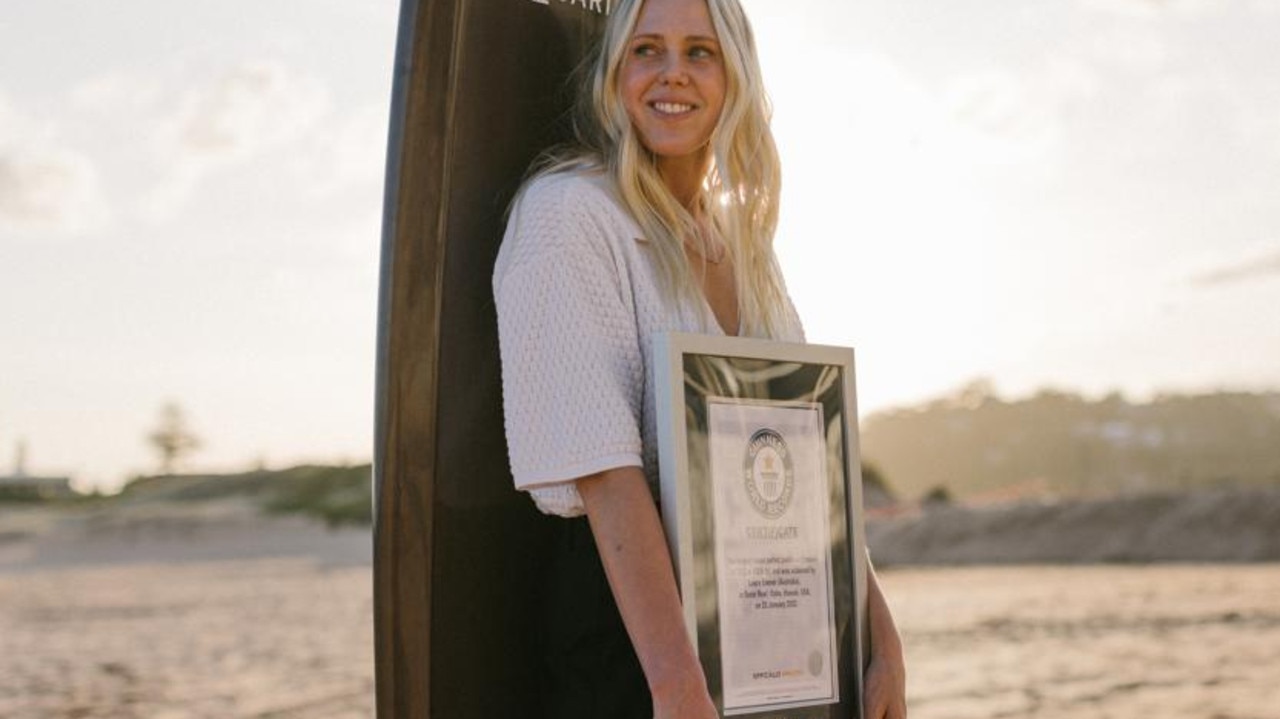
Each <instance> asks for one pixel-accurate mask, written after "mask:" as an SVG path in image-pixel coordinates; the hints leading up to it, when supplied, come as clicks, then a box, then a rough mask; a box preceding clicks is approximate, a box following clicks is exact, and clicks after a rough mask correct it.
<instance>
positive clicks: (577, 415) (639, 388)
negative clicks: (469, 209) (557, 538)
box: [494, 180, 644, 516]
mask: <svg viewBox="0 0 1280 719" xmlns="http://www.w3.org/2000/svg"><path fill="white" fill-rule="evenodd" d="M571 190H578V191H571ZM581 190H586V192H587V195H586V197H584V196H582V194H581V192H579V191H581ZM593 192H594V193H595V195H592V194H591V193H593ZM593 200H594V201H593ZM606 202H608V200H607V198H604V197H600V196H599V190H597V189H596V188H595V187H594V186H593V185H591V184H589V183H586V182H583V181H577V182H572V181H568V180H560V181H553V182H543V183H542V184H538V183H537V182H535V184H534V185H533V186H531V187H530V188H528V190H526V192H525V194H524V196H523V197H522V199H521V200H520V201H519V202H518V203H517V205H516V206H515V207H514V208H513V210H512V215H511V220H510V223H509V226H508V229H507V235H506V237H505V238H504V240H503V247H502V250H501V252H500V254H499V259H498V263H497V265H496V267H495V272H494V299H495V301H496V303H497V311H498V340H499V346H500V350H501V356H502V394H503V411H504V422H505V426H506V435H507V448H508V452H509V458H510V461H511V471H512V475H513V476H514V478H515V485H516V487H517V488H519V489H523V490H527V491H530V493H531V494H532V495H533V498H534V500H535V501H536V502H537V504H538V505H539V508H540V509H542V510H543V511H545V512H549V513H553V514H561V515H566V516H573V515H576V514H581V513H582V512H583V509H582V503H581V498H580V497H579V496H578V493H577V489H576V487H575V485H573V484H572V481H573V480H576V479H579V478H581V477H585V476H588V475H591V474H595V473H597V472H601V471H604V470H606V469H613V468H617V467H625V466H641V434H640V416H641V403H642V401H643V392H644V368H643V360H642V357H641V349H640V345H639V339H638V332H637V329H636V321H635V310H634V306H633V302H632V298H631V295H630V291H629V285H628V283H627V282H626V281H625V275H624V272H625V270H624V268H623V266H622V264H621V263H620V261H619V260H618V258H617V256H616V253H615V251H614V249H613V248H612V247H611V245H610V243H609V241H608V238H609V233H610V232H616V231H617V230H616V228H614V227H611V225H610V222H609V217H608V215H607V205H605V204H604V203H606Z"/></svg>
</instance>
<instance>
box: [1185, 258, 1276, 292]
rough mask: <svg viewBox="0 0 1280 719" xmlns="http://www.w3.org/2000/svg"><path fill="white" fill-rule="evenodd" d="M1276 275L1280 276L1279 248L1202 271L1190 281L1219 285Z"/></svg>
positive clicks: (1204, 285)
mask: <svg viewBox="0 0 1280 719" xmlns="http://www.w3.org/2000/svg"><path fill="white" fill-rule="evenodd" d="M1277 276H1280V249H1277V250H1273V251H1271V252H1268V253H1264V254H1262V255H1260V256H1258V257H1254V258H1252V259H1249V260H1245V261H1242V262H1237V263H1234V264H1230V265H1225V266H1222V267H1218V268H1216V269H1213V270H1210V271H1208V272H1204V273H1202V274H1200V275H1197V276H1195V277H1193V278H1192V279H1191V282H1192V284H1193V285H1195V286H1197V287H1221V286H1224V285H1234V284H1238V283H1240V282H1248V281H1252V280H1260V279H1266V278H1271V277H1277Z"/></svg>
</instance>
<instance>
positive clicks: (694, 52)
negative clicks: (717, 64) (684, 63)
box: [689, 46, 715, 59]
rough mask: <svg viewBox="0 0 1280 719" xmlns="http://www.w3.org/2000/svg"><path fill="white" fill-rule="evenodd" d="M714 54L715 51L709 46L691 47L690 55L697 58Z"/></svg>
mask: <svg viewBox="0 0 1280 719" xmlns="http://www.w3.org/2000/svg"><path fill="white" fill-rule="evenodd" d="M714 54H715V53H714V52H712V51H711V48H709V47H701V46H697V47H692V48H689V57H691V58H695V59H704V58H708V57H712V56H713V55H714Z"/></svg>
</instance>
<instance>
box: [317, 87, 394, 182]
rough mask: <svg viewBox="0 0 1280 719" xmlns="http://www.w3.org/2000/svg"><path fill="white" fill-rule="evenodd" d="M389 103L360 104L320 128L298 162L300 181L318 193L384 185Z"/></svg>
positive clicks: (330, 119)
mask: <svg viewBox="0 0 1280 719" xmlns="http://www.w3.org/2000/svg"><path fill="white" fill-rule="evenodd" d="M387 111H388V108H387V105H386V103H376V104H371V105H366V106H364V107H359V108H356V109H355V110H353V111H352V112H350V113H347V114H346V115H345V116H342V117H332V118H329V121H327V122H325V123H323V125H321V126H320V127H318V128H317V129H316V131H315V132H314V133H312V136H311V138H310V140H309V142H308V144H309V145H310V147H309V149H308V150H307V151H306V152H305V153H301V154H300V156H299V158H298V160H299V162H298V163H297V165H296V166H295V168H294V169H295V171H296V172H297V173H298V185H299V186H300V187H304V188H306V190H307V192H308V193H310V194H312V195H316V196H328V195H333V194H335V193H338V192H343V191H346V190H349V189H352V188H360V187H365V188H374V189H376V188H380V187H381V186H382V180H383V175H384V172H385V168H386V156H387V121H388V118H387Z"/></svg>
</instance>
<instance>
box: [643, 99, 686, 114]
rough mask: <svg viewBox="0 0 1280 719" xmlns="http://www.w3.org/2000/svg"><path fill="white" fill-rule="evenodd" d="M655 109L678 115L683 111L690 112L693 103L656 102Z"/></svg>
mask: <svg viewBox="0 0 1280 719" xmlns="http://www.w3.org/2000/svg"><path fill="white" fill-rule="evenodd" d="M653 109H655V110H657V111H658V112H661V113H663V114H666V115H677V114H679V113H682V112H689V111H690V110H692V109H693V105H685V104H683V103H676V102H655V103H653Z"/></svg>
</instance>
